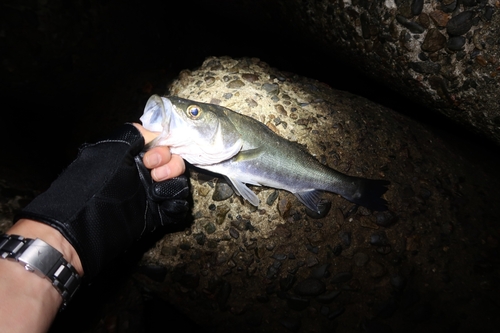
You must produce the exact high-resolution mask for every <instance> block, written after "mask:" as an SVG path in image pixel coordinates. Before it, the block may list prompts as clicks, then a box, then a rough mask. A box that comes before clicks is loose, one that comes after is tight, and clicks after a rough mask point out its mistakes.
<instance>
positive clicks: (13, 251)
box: [0, 234, 81, 310]
mask: <svg viewBox="0 0 500 333" xmlns="http://www.w3.org/2000/svg"><path fill="white" fill-rule="evenodd" d="M0 258H3V259H8V260H15V261H17V262H19V263H20V264H22V265H23V266H24V268H25V269H26V270H27V271H29V272H33V273H35V274H36V275H38V276H40V277H43V278H47V279H48V280H49V281H50V282H51V283H52V285H53V286H54V287H55V288H56V290H57V291H58V292H59V294H61V296H62V299H63V304H62V306H61V309H60V310H62V309H64V308H65V307H66V305H67V304H68V303H69V301H70V300H71V298H72V297H73V295H74V294H75V292H76V291H77V290H78V287H79V286H80V282H81V277H80V275H79V274H78V273H77V271H76V269H75V268H74V267H73V266H72V265H71V264H70V263H69V262H67V261H66V260H65V259H64V258H63V255H62V253H61V252H59V251H57V250H56V249H55V248H53V247H52V246H50V245H49V244H47V243H45V242H44V241H43V240H41V239H39V238H37V239H32V238H24V237H22V236H19V235H7V234H3V235H1V236H0Z"/></svg>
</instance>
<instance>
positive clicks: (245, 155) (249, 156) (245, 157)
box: [233, 147, 264, 163]
mask: <svg viewBox="0 0 500 333" xmlns="http://www.w3.org/2000/svg"><path fill="white" fill-rule="evenodd" d="M262 153H264V149H263V148H262V147H259V148H253V149H248V150H242V151H240V152H239V153H238V154H237V155H236V156H235V157H234V158H233V162H235V163H237V162H245V161H250V160H254V159H256V158H258V157H259V156H260V155H262Z"/></svg>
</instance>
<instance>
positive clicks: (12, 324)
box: [0, 219, 83, 332]
mask: <svg viewBox="0 0 500 333" xmlns="http://www.w3.org/2000/svg"><path fill="white" fill-rule="evenodd" d="M7 234H16V235H21V236H23V237H26V238H40V239H41V240H43V241H45V242H46V243H48V244H49V245H51V246H52V247H54V248H55V249H56V250H58V251H59V252H61V253H62V254H63V256H64V258H65V259H66V260H67V261H68V262H69V263H71V264H72V265H73V266H74V267H75V269H76V270H77V272H78V273H79V274H80V275H83V270H82V265H81V262H80V259H79V257H78V254H77V253H76V251H75V250H74V248H73V247H72V246H71V244H70V243H69V242H68V241H67V240H66V239H65V238H64V237H63V236H62V235H61V234H60V233H59V232H58V231H57V230H56V229H54V228H52V227H50V226H48V225H45V224H43V223H39V222H36V221H32V220H27V219H22V220H19V221H18V222H17V223H16V224H14V225H13V226H12V227H11V228H10V229H9V230H8V231H7ZM0 295H2V302H0V332H45V331H47V330H48V328H49V327H50V324H51V322H52V320H53V319H54V317H55V315H56V314H57V311H58V310H59V307H60V306H61V303H62V297H61V295H59V293H58V292H57V290H56V289H55V288H54V287H53V286H52V284H51V282H50V281H49V280H48V279H44V278H41V277H39V276H37V275H36V274H34V273H30V272H28V271H26V270H25V269H24V267H23V266H22V265H20V264H19V263H17V262H14V261H10V260H0Z"/></svg>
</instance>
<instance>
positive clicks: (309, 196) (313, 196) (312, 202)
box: [294, 190, 322, 214]
mask: <svg viewBox="0 0 500 333" xmlns="http://www.w3.org/2000/svg"><path fill="white" fill-rule="evenodd" d="M294 194H295V196H296V197H297V199H299V201H300V202H302V203H303V204H304V205H306V207H307V208H309V209H310V210H312V211H314V212H318V214H319V213H320V209H319V207H318V206H319V204H320V201H321V194H322V191H319V190H311V191H304V192H296V193H294Z"/></svg>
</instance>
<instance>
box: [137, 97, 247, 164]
mask: <svg viewBox="0 0 500 333" xmlns="http://www.w3.org/2000/svg"><path fill="white" fill-rule="evenodd" d="M141 122H142V124H143V126H144V128H146V129H147V130H150V131H152V132H159V133H160V134H159V136H158V137H157V138H156V139H155V141H154V143H153V145H154V146H158V145H165V146H169V147H170V151H171V153H172V154H178V155H180V156H181V157H182V158H184V159H185V160H186V161H188V162H189V163H191V164H193V165H211V164H216V163H219V162H222V161H225V160H228V159H230V158H231V157H233V156H234V155H236V154H237V153H238V152H239V151H240V150H241V148H242V146H243V140H242V139H241V135H240V133H239V132H238V130H237V129H236V127H235V126H234V125H233V123H232V122H231V121H230V120H229V118H228V117H227V116H226V114H225V112H224V108H223V107H221V106H218V105H213V104H206V103H200V102H195V101H191V100H187V99H183V98H179V97H175V96H169V97H163V96H161V97H160V96H158V95H153V96H151V97H150V98H149V100H148V102H147V103H146V107H145V108H144V114H143V116H142V117H141Z"/></svg>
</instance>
